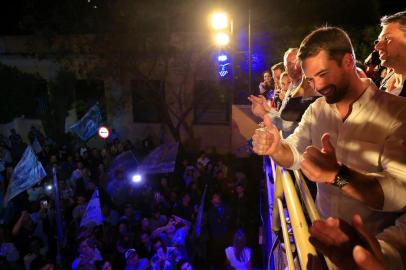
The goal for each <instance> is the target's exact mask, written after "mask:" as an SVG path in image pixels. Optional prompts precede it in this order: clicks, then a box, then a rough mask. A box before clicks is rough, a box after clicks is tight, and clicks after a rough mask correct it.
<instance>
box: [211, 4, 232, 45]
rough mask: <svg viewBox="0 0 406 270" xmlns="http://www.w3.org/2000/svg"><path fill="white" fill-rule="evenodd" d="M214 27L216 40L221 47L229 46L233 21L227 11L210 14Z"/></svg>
mask: <svg viewBox="0 0 406 270" xmlns="http://www.w3.org/2000/svg"><path fill="white" fill-rule="evenodd" d="M210 23H211V27H212V29H213V30H214V31H215V34H214V42H215V44H216V45H218V46H220V47H224V46H227V45H228V43H229V42H230V31H231V23H230V22H229V19H228V16H227V14H226V13H225V12H214V13H212V14H211V16H210Z"/></svg>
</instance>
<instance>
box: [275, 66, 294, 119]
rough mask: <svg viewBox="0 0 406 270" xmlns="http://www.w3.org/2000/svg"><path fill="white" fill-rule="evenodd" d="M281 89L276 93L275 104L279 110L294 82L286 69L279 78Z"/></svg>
mask: <svg viewBox="0 0 406 270" xmlns="http://www.w3.org/2000/svg"><path fill="white" fill-rule="evenodd" d="M279 82H280V83H279V84H280V85H279V89H278V91H277V92H276V94H275V99H274V102H275V106H276V110H277V111H279V110H280V108H281V106H282V102H283V100H284V99H285V97H286V93H287V91H288V89H289V86H290V84H291V83H292V79H291V78H290V77H289V74H288V73H287V72H286V71H284V72H282V73H281V74H280V80H279Z"/></svg>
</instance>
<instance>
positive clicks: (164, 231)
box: [152, 215, 191, 259]
mask: <svg viewBox="0 0 406 270" xmlns="http://www.w3.org/2000/svg"><path fill="white" fill-rule="evenodd" d="M190 226H191V222H190V221H187V220H185V219H182V218H180V217H178V216H175V215H173V216H172V217H171V218H170V219H169V221H168V224H167V225H166V226H163V227H160V228H158V229H156V230H155V231H153V232H152V237H154V238H156V237H159V238H160V239H161V240H162V241H164V242H165V244H166V246H176V247H177V248H178V251H179V252H180V254H181V256H182V258H185V259H186V258H188V255H187V250H186V237H187V235H188V232H189V229H190Z"/></svg>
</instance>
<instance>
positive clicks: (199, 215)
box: [194, 185, 207, 236]
mask: <svg viewBox="0 0 406 270" xmlns="http://www.w3.org/2000/svg"><path fill="white" fill-rule="evenodd" d="M206 193H207V185H205V186H204V191H203V194H202V198H201V199H200V206H199V212H198V213H197V217H196V223H195V231H194V233H195V235H196V236H200V232H201V231H202V220H203V211H204V202H205V201H206Z"/></svg>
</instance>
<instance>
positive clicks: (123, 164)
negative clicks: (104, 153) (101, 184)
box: [108, 151, 138, 180]
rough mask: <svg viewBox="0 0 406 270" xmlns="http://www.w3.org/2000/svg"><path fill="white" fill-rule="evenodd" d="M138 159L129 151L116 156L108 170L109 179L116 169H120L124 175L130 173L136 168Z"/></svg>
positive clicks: (112, 176)
mask: <svg viewBox="0 0 406 270" xmlns="http://www.w3.org/2000/svg"><path fill="white" fill-rule="evenodd" d="M137 166H138V161H137V159H136V158H135V156H134V154H133V153H132V152H131V151H126V152H124V153H121V154H120V155H118V156H116V157H115V158H114V160H113V162H112V163H111V165H110V167H109V171H108V175H109V179H110V180H111V179H113V178H114V173H115V171H116V170H120V171H121V172H122V173H123V174H125V175H130V174H132V173H134V172H135V171H136V170H137Z"/></svg>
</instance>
